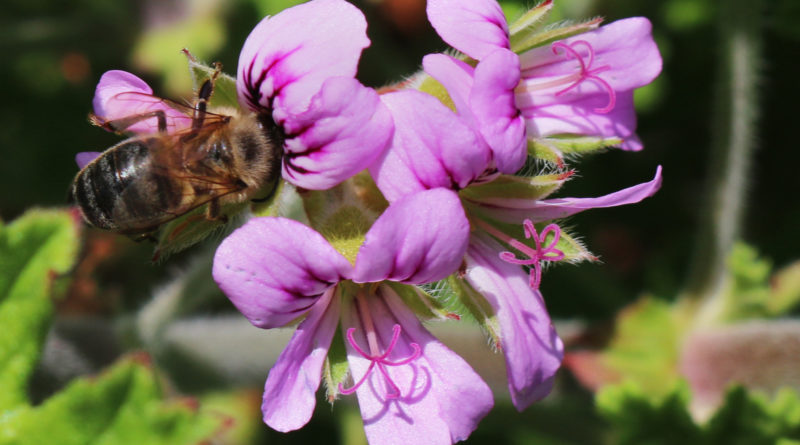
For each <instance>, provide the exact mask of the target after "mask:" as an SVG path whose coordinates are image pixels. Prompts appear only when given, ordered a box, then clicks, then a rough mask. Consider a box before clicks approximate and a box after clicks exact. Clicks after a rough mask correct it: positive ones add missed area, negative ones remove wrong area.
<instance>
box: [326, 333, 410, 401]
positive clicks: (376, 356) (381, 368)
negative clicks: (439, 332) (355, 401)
mask: <svg viewBox="0 0 800 445" xmlns="http://www.w3.org/2000/svg"><path fill="white" fill-rule="evenodd" d="M355 330H356V328H348V329H347V341H348V342H350V345H351V346H352V347H353V349H355V350H356V352H358V353H359V354H361V356H362V357H364V358H365V359H367V360H369V361H370V364H369V367H368V368H367V372H365V373H364V375H363V376H362V377H361V379H359V380H358V381H357V382H356V383H355V384H354V385H353V386H352V387H351V388H344V387H343V386H342V384H341V383H340V384H339V392H341V393H342V394H345V395H349V394H352V393H354V392H355V391H356V390H357V389H358V388H359V387H360V386H361V385H362V384H363V383H364V382H365V381H367V378H368V377H369V375H370V374H371V373H372V371H373V370H374V369H375V368H378V372H380V373H381V375H382V376H383V378H384V380H385V381H386V385H387V386H388V387H389V390H388V391H387V393H386V398H387V399H397V398H400V396H401V394H400V388H399V387H398V386H397V384H396V383H395V382H394V380H392V377H391V376H390V375H389V372H388V371H387V370H386V367H387V366H402V365H407V364H409V363H411V362H413V361H414V360H416V359H417V358H419V356H420V355H422V351H421V350H420V347H419V345H418V344H417V343H411V344H410V346H411V348H413V349H414V352H413V353H412V354H411V355H410V356H409V357H407V358H404V359H402V360H399V361H390V360H387V359H386V357H388V356H389V354H391V352H392V350H394V347H395V345H397V340H398V339H399V338H400V331H401V328H400V325H399V324H395V325H394V326H393V327H392V341H391V342H390V343H389V347H388V348H386V351H385V352H384V353H383V354H381V353H380V352H378V350H377V340H376V341H371V340H372V339H373V338H374V337H370V336H369V333H368V343H369V347H370V352H369V353H367V352H366V351H364V350H363V349H361V347H360V346H358V343H356V340H355V339H354V338H353V332H354V331H355Z"/></svg>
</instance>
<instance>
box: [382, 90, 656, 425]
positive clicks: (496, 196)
mask: <svg viewBox="0 0 800 445" xmlns="http://www.w3.org/2000/svg"><path fill="white" fill-rule="evenodd" d="M382 100H383V101H384V103H385V104H386V105H387V106H388V107H389V109H390V110H391V112H392V116H393V119H394V122H395V133H394V137H393V140H392V143H391V145H390V148H389V150H387V151H386V153H384V155H383V157H382V158H381V159H380V160H379V161H378V162H376V164H374V165H373V166H372V167H371V168H370V172H371V173H372V176H373V177H374V178H375V182H376V184H377V185H378V188H379V189H380V190H381V192H382V193H383V194H384V196H386V198H387V199H388V200H389V202H393V201H395V200H398V199H403V197H404V196H406V195H409V194H415V193H419V192H420V191H422V190H427V189H430V188H436V187H446V188H450V189H452V190H454V191H458V192H459V195H460V197H461V202H462V204H463V207H464V210H465V211H466V214H467V218H468V219H469V221H470V223H471V225H472V228H473V230H472V232H471V235H470V240H469V247H468V249H467V252H466V256H465V262H466V269H465V270H464V271H463V277H464V279H465V281H466V284H464V289H463V294H465V295H468V296H470V298H474V299H477V300H481V301H483V299H485V301H488V303H489V304H490V305H491V308H492V309H493V311H494V315H493V317H494V318H493V317H491V316H490V317H488V318H492V319H493V320H494V321H492V322H491V323H495V326H491V325H487V326H486V327H487V329H489V330H490V331H492V330H493V329H496V332H495V333H494V336H495V337H496V338H495V340H496V341H497V343H498V345H499V346H500V349H501V350H502V351H503V353H504V354H505V359H506V368H507V373H508V381H509V391H510V392H511V397H512V401H513V403H514V405H515V406H516V407H517V408H518V409H520V410H522V409H524V408H525V407H527V406H528V405H529V404H530V403H532V402H533V401H535V400H538V399H540V398H542V397H544V396H545V395H546V394H547V393H548V392H549V390H550V387H551V386H552V378H553V376H554V374H555V372H556V371H557V369H558V368H559V367H560V364H561V359H562V357H563V345H562V343H561V340H560V339H559V338H558V336H557V335H556V333H555V330H554V328H553V326H552V324H551V322H550V317H549V315H548V313H547V310H546V308H545V305H544V301H543V299H542V295H541V293H540V292H539V290H538V281H539V279H538V277H537V276H536V274H538V270H539V263H540V262H541V261H552V260H560V259H563V258H564V255H563V252H561V251H559V250H558V249H556V248H555V247H554V246H555V244H556V243H557V242H558V241H559V237H563V236H564V235H562V234H561V231H560V229H557V228H555V227H554V228H549V229H545V230H544V231H543V233H542V235H546V234H547V232H549V233H552V238H551V240H552V241H551V242H546V240H545V239H544V236H541V237H540V236H539V234H538V233H536V232H535V227H534V225H533V224H536V223H543V222H548V221H553V220H556V219H560V218H564V217H567V216H570V215H573V214H575V213H578V212H581V211H583V210H586V209H590V208H598V207H611V206H618V205H623V204H631V203H635V202H639V201H640V200H642V199H644V198H646V197H648V196H651V195H652V194H653V193H655V192H656V191H657V190H658V188H659V187H660V184H661V169H660V168H659V169H658V171H657V172H656V177H655V178H654V179H653V180H652V181H650V182H647V183H644V184H640V185H637V186H634V187H631V188H628V189H625V190H621V191H619V192H616V193H612V194H609V195H606V196H602V197H599V198H589V199H580V198H562V199H543V198H545V197H547V195H549V194H550V193H552V192H553V191H555V190H556V189H558V187H559V186H560V185H561V184H562V183H563V182H564V181H566V180H567V179H568V178H569V176H570V173H564V174H555V175H549V176H546V177H534V178H523V177H515V176H506V175H498V174H497V173H496V172H494V163H497V164H500V163H502V162H503V161H504V160H503V159H500V158H499V156H500V155H507V156H509V157H514V156H517V155H516V154H515V153H510V152H505V153H501V152H494V153H492V151H491V149H490V148H489V147H488V145H487V144H486V143H485V140H484V138H483V136H482V135H481V134H480V133H479V132H478V131H477V130H476V129H475V127H474V126H472V125H470V123H469V122H467V121H465V119H463V117H462V116H459V115H457V114H455V113H454V112H453V111H452V110H450V109H449V108H447V107H446V106H445V105H443V104H442V103H441V102H440V101H439V100H438V99H436V98H434V97H433V96H430V95H428V94H425V93H422V92H419V91H414V90H407V91H399V92H393V93H388V94H385V95H383V96H382ZM523 223H524V225H525V228H526V231H527V237H528V238H531V239H532V240H533V241H534V247H533V248H532V249H531V248H530V247H526V246H527V245H526V244H525V243H523V242H521V241H518V239H517V238H521V237H520V235H521V234H522V230H521V229H522V226H523ZM556 227H557V226H556ZM504 245H505V247H504ZM543 245H544V247H543ZM523 247H524V248H523ZM509 248H511V249H514V250H516V251H520V252H522V253H523V254H525V253H527V254H529V255H530V258H529V260H531V261H527V260H516V259H515V260H512V261H509V260H510V258H509V254H508V253H507V251H508V250H509ZM526 249H527V250H526ZM572 259H573V260H574V259H580V258H577V257H575V258H572ZM520 262H526V263H527V264H528V265H531V266H533V267H532V269H531V273H532V274H534V275H531V276H527V275H526V272H525V271H524V270H523V269H522V268H521V267H519V266H518V265H517V264H519V263H520ZM512 263H516V264H512ZM534 264H535V265H534ZM480 305H481V304H480V303H478V304H477V306H480Z"/></svg>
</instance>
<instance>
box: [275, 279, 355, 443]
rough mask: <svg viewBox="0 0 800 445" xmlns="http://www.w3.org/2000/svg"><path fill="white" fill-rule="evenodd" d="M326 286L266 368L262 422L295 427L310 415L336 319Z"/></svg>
mask: <svg viewBox="0 0 800 445" xmlns="http://www.w3.org/2000/svg"><path fill="white" fill-rule="evenodd" d="M333 294H335V288H330V289H329V290H327V291H326V292H325V293H324V294H323V296H322V297H321V298H320V300H319V303H318V304H315V305H314V307H312V308H311V310H310V311H309V313H308V317H306V319H305V320H303V322H302V323H300V325H299V326H297V330H296V331H295V333H294V335H293V336H292V339H291V340H289V344H287V345H286V348H285V349H284V350H283V352H281V355H280V356H279V357H278V360H277V361H276V362H275V365H274V366H273V367H272V369H271V370H270V371H269V375H268V376H267V383H266V384H265V385H264V397H263V403H262V405H261V411H262V412H263V413H264V423H266V424H267V425H269V426H270V427H272V428H273V429H275V430H278V431H281V432H287V431H293V430H296V429H298V428H300V427H302V426H303V425H305V424H306V423H308V420H309V419H310V418H311V415H312V414H313V412H314V406H316V401H317V399H316V396H315V393H316V392H317V389H318V388H319V383H320V380H321V377H322V365H323V364H324V363H325V357H326V356H327V355H328V349H329V348H330V345H331V340H332V339H333V334H334V333H336V324H337V322H338V321H339V297H338V296H336V297H333V298H332V296H333Z"/></svg>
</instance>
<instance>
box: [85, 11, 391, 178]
mask: <svg viewBox="0 0 800 445" xmlns="http://www.w3.org/2000/svg"><path fill="white" fill-rule="evenodd" d="M368 45H369V39H367V35H366V21H365V19H364V16H363V14H362V13H361V12H360V11H359V10H358V9H356V8H355V7H354V6H352V5H351V4H350V3H348V2H346V1H344V0H312V1H310V2H308V3H304V4H301V5H298V6H295V7H292V8H289V9H286V10H284V11H282V12H280V13H279V14H277V15H275V16H273V17H267V18H265V19H264V20H262V21H261V22H260V23H259V24H258V25H257V26H256V27H255V29H253V31H252V32H251V33H250V36H249V37H248V38H247V40H246V41H245V44H244V46H243V48H242V52H241V54H240V56H239V69H238V77H237V80H236V84H237V90H238V95H239V102H240V104H241V106H242V108H244V109H247V110H249V111H251V112H254V113H258V114H259V115H261V116H263V117H264V120H265V121H267V124H266V125H265V127H266V131H268V132H269V133H270V136H271V138H272V139H273V140H275V141H277V142H278V143H280V144H281V145H282V146H283V178H284V179H286V180H287V181H289V182H291V183H292V184H294V185H297V186H299V187H302V188H306V189H313V190H320V189H327V188H330V187H333V186H334V185H336V184H338V183H340V182H342V181H343V180H345V179H347V178H349V177H350V176H352V175H354V174H355V173H357V172H359V171H361V170H363V169H365V168H367V167H368V166H369V164H370V163H371V162H372V161H373V160H374V159H375V158H376V157H377V156H379V155H380V154H381V152H382V151H383V150H384V148H385V147H386V143H387V142H388V140H389V138H390V137H391V133H392V120H391V116H390V115H389V113H388V111H387V110H386V109H385V107H384V106H383V105H382V104H381V102H380V100H379V98H378V95H377V93H376V92H375V91H373V90H372V89H370V88H367V87H365V86H363V85H361V84H360V83H359V82H358V81H357V80H356V79H355V78H354V76H355V74H356V69H357V66H358V60H359V58H360V56H361V51H362V50H363V49H364V48H366V47H367V46H368ZM94 108H95V114H96V115H98V116H100V117H101V118H102V119H104V120H106V121H107V120H114V119H119V118H122V117H127V116H130V115H133V114H140V113H143V112H151V111H155V110H163V111H164V112H165V113H166V116H167V124H168V125H167V126H168V131H170V132H173V131H180V130H182V129H186V128H188V127H189V126H190V125H191V117H190V116H188V115H187V114H186V113H185V112H184V110H182V109H176V108H175V107H174V106H173V105H172V104H171V103H169V102H165V101H162V100H160V99H158V98H155V97H153V96H152V90H151V89H150V87H149V86H148V85H147V84H146V83H145V82H144V81H142V80H141V79H139V78H138V77H136V76H134V75H133V74H130V73H126V72H124V71H109V72H107V73H106V74H104V75H103V77H102V78H101V79H100V82H99V84H98V86H97V91H96V94H95V99H94ZM128 130H129V131H132V132H134V133H153V132H155V131H157V125H156V119H155V118H151V119H147V120H144V121H142V122H140V123H137V124H136V125H134V126H132V127H130V128H128ZM87 159H88V160H91V155H90V154H82V155H80V161H81V162H86V160H87Z"/></svg>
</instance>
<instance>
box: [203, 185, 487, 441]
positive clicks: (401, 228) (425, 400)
mask: <svg viewBox="0 0 800 445" xmlns="http://www.w3.org/2000/svg"><path fill="white" fill-rule="evenodd" d="M468 236H469V223H468V222H467V220H466V217H465V215H464V212H463V210H462V208H461V205H460V203H459V201H458V197H457V195H456V194H455V193H454V192H452V191H450V190H447V189H441V188H439V189H432V190H427V191H424V192H421V193H417V194H413V195H409V196H406V197H403V198H401V199H398V200H396V201H395V202H394V203H393V204H392V205H391V206H389V208H388V209H387V210H386V211H385V212H384V213H383V214H382V215H381V216H380V217H379V218H378V219H377V220H376V221H375V223H374V224H373V225H372V227H371V228H370V229H369V231H368V232H367V233H366V235H365V237H364V242H363V244H362V245H361V247H360V249H359V250H358V253H357V256H356V258H355V259H354V263H353V264H351V261H353V259H351V260H350V261H348V259H347V258H345V257H344V256H343V255H342V254H341V253H339V252H338V251H337V250H336V249H335V248H334V247H333V246H332V245H331V244H330V243H329V242H328V241H327V240H326V239H325V238H324V237H323V236H322V235H320V234H319V233H318V232H316V231H315V230H314V229H312V228H309V227H307V226H305V225H303V224H301V223H299V222H296V221H293V220H290V219H284V218H273V217H269V218H255V219H252V220H250V221H249V222H248V223H246V224H245V225H244V226H243V227H241V228H239V229H237V230H236V231H235V232H233V233H232V234H231V235H230V236H229V237H228V238H226V239H225V241H223V242H222V244H221V245H220V247H219V249H218V250H217V253H216V256H215V257H214V266H213V275H214V279H215V280H216V281H217V283H218V284H219V286H220V288H221V289H222V290H223V291H224V292H225V294H226V295H227V296H228V297H229V298H230V299H231V301H232V302H233V303H234V305H235V306H236V307H237V308H238V309H239V311H240V312H242V313H243V314H244V315H245V316H246V317H247V318H248V319H249V320H250V322H251V323H252V324H254V325H255V326H257V327H260V328H273V327H279V326H284V325H286V324H288V323H290V322H292V321H293V320H295V319H297V318H299V317H303V316H304V317H305V318H304V320H303V321H302V322H301V323H300V324H299V325H298V327H297V330H296V332H295V333H294V335H293V337H292V339H291V340H290V341H289V344H288V345H287V346H286V349H285V350H284V351H283V352H282V353H281V355H280V357H279V358H278V360H277V362H276V363H275V366H274V367H273V368H272V370H271V371H270V373H269V375H268V377H267V382H266V385H265V389H264V400H263V405H262V410H263V413H264V422H265V423H267V424H268V425H269V426H271V427H272V428H274V429H276V430H278V431H291V430H295V429H297V428H300V427H302V426H303V425H305V424H306V423H307V422H308V420H309V418H310V417H311V414H312V412H313V410H314V406H315V400H316V399H315V395H314V394H315V392H316V391H317V389H318V387H319V384H320V380H321V378H322V372H323V364H324V362H325V358H326V356H327V355H328V352H329V348H330V346H331V341H332V339H333V338H334V333H335V330H336V325H337V323H338V321H339V319H340V316H341V329H342V333H343V337H344V338H345V339H346V340H345V341H346V348H347V361H348V362H349V368H350V374H351V376H352V380H353V383H352V384H350V385H344V384H342V383H343V382H340V384H339V385H338V387H334V388H331V387H329V388H328V391H329V394H336V393H337V392H338V393H341V394H351V393H353V392H355V393H356V395H357V397H358V401H359V405H360V408H361V414H362V416H363V418H364V428H365V431H366V434H367V438H368V439H369V441H370V443H373V444H379V443H409V444H413V443H425V444H450V443H453V442H455V441H459V440H463V439H465V438H466V437H467V436H469V434H470V433H471V432H472V431H473V430H474V429H475V427H476V425H477V423H478V421H479V420H480V419H481V418H482V417H483V416H484V415H485V414H486V413H487V412H488V411H489V410H490V409H491V407H492V404H493V402H492V395H491V390H490V389H489V387H488V386H487V385H486V383H484V382H483V380H481V378H480V377H479V376H478V375H477V374H476V373H475V372H474V371H473V370H472V368H470V367H469V365H468V364H467V363H466V362H465V361H464V360H463V359H461V358H460V357H459V356H458V355H456V354H455V353H453V352H452V351H450V350H449V349H448V348H447V347H445V346H444V345H443V344H441V343H440V342H439V341H438V340H436V339H435V338H434V337H433V336H432V335H431V334H430V333H429V332H428V331H427V330H426V329H425V328H423V327H422V325H421V324H420V322H419V320H417V318H416V316H415V314H414V313H413V312H412V311H411V309H409V308H408V307H407V306H406V303H405V302H404V300H403V299H402V298H401V296H400V295H399V293H400V292H401V291H400V290H398V289H400V288H402V287H403V286H404V285H417V284H423V283H428V282H431V281H436V280H440V279H442V278H444V277H446V276H447V275H449V274H451V273H452V272H453V271H454V270H456V269H457V268H458V265H459V264H460V263H461V258H462V257H463V255H464V251H465V249H466V247H467V239H468ZM398 286H399V287H398ZM409 289H412V288H409ZM410 292H414V291H413V290H412V291H410Z"/></svg>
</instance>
